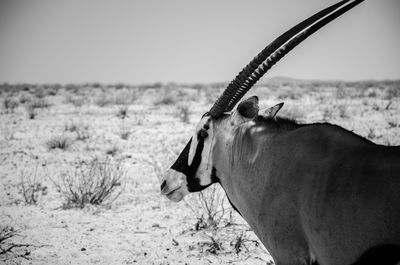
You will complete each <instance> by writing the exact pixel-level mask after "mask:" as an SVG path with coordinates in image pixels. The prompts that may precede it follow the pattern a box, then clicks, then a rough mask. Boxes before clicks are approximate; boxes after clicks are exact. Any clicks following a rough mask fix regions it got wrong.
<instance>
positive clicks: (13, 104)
mask: <svg viewBox="0 0 400 265" xmlns="http://www.w3.org/2000/svg"><path fill="white" fill-rule="evenodd" d="M18 105H19V104H18V101H17V100H16V99H14V98H12V97H6V98H5V99H4V100H3V109H4V110H5V111H6V113H14V111H15V109H16V108H17V107H18Z"/></svg>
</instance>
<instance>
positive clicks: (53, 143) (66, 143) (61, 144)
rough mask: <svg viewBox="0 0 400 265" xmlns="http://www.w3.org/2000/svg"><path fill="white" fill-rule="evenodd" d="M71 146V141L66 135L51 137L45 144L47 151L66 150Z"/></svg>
mask: <svg viewBox="0 0 400 265" xmlns="http://www.w3.org/2000/svg"><path fill="white" fill-rule="evenodd" d="M71 144H72V141H71V139H70V138H69V137H68V136H66V135H58V136H53V137H52V138H51V139H49V140H48V141H47V142H46V146H47V148H48V149H49V150H53V149H61V150H66V149H68V148H69V147H70V146H71Z"/></svg>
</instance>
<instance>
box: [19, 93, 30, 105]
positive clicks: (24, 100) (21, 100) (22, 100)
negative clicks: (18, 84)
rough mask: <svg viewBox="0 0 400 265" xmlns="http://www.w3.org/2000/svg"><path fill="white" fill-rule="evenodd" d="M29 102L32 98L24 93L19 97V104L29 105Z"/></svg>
mask: <svg viewBox="0 0 400 265" xmlns="http://www.w3.org/2000/svg"><path fill="white" fill-rule="evenodd" d="M31 101H32V96H31V95H29V94H27V93H24V94H22V95H21V96H20V97H19V103H21V104H25V103H29V102H31Z"/></svg>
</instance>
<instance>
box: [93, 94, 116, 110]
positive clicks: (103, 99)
mask: <svg viewBox="0 0 400 265" xmlns="http://www.w3.org/2000/svg"><path fill="white" fill-rule="evenodd" d="M111 103H112V100H111V98H110V96H109V95H107V94H106V93H104V92H103V93H101V94H100V95H98V96H97V97H96V98H95V100H94V104H95V105H97V106H99V107H105V106H107V105H109V104H111Z"/></svg>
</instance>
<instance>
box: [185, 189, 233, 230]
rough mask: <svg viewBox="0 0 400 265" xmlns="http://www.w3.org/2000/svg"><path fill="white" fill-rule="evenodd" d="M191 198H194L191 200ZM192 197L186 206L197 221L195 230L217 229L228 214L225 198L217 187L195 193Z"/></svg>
mask: <svg viewBox="0 0 400 265" xmlns="http://www.w3.org/2000/svg"><path fill="white" fill-rule="evenodd" d="M193 197H195V198H194V199H193ZM193 197H192V200H190V203H189V202H187V201H186V206H188V207H189V209H190V210H191V211H192V213H193V214H194V216H195V217H196V219H197V222H196V224H195V229H196V230H201V229H204V228H207V227H212V228H217V227H218V226H219V225H220V223H221V221H222V220H223V219H224V218H225V217H226V216H227V214H228V213H229V210H228V209H227V208H226V206H225V198H226V196H225V194H224V192H223V191H222V189H221V187H220V186H218V185H212V186H211V187H209V188H208V189H206V190H204V191H201V192H199V193H196V194H195V195H194V196H193Z"/></svg>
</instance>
